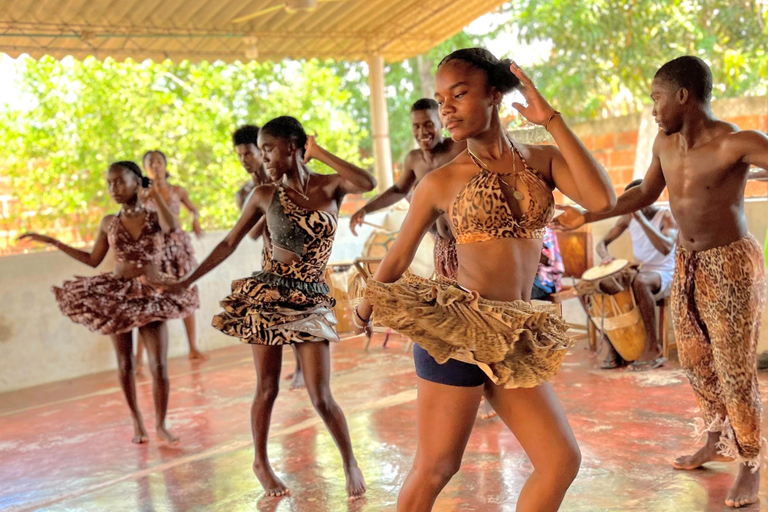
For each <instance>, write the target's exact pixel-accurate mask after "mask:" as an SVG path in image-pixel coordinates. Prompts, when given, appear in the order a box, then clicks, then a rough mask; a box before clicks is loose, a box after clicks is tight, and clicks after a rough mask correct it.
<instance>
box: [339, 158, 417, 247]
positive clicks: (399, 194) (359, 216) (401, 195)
mask: <svg viewBox="0 0 768 512" xmlns="http://www.w3.org/2000/svg"><path fill="white" fill-rule="evenodd" d="M410 160H412V158H411V155H410V154H409V155H408V156H407V157H406V159H405V170H404V171H403V173H402V174H401V175H400V177H399V178H398V180H397V183H395V184H394V185H392V186H391V187H389V188H388V189H387V190H385V191H384V192H382V193H381V194H379V195H378V196H376V197H374V198H373V199H372V200H371V201H369V202H368V204H366V205H365V206H363V207H362V208H360V209H359V210H357V211H356V212H355V213H354V214H353V215H352V218H351V219H350V220H349V227H350V229H351V230H352V234H353V235H355V236H357V227H358V226H359V225H360V224H362V223H363V219H365V215H366V214H368V213H373V212H375V211H378V210H381V209H382V208H387V207H388V206H392V205H393V204H395V203H397V202H398V201H400V200H402V199H405V198H406V197H407V196H408V192H410V191H411V189H412V188H413V185H414V183H416V173H415V172H413V166H412V165H409V164H410Z"/></svg>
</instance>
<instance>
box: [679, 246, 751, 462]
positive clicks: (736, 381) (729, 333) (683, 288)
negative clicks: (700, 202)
mask: <svg viewBox="0 0 768 512" xmlns="http://www.w3.org/2000/svg"><path fill="white" fill-rule="evenodd" d="M764 272H765V264H764V260H763V254H762V250H761V248H760V246H759V245H758V244H757V241H756V240H755V239H754V237H753V236H752V235H747V236H745V237H744V238H742V239H740V240H737V241H735V242H733V243H731V244H728V245H725V246H722V247H715V248H713V249H709V250H706V251H698V252H694V251H689V250H686V249H684V248H683V247H681V246H679V245H678V247H677V251H676V254H675V277H674V280H673V283H672V316H673V320H674V328H675V338H676V340H677V346H678V354H679V357H680V363H681V365H682V366H683V368H684V369H685V372H686V374H687V376H688V379H689V380H690V382H691V386H693V391H694V393H695V394H696V399H697V401H698V404H699V407H700V409H701V412H702V415H703V419H701V418H698V419H697V420H696V421H695V423H694V426H695V432H694V434H693V435H694V437H697V436H703V434H705V433H707V432H719V433H720V442H719V443H718V445H717V447H718V450H719V452H720V453H721V454H723V455H725V456H728V457H733V458H735V459H736V460H738V461H739V462H747V463H749V464H750V465H751V466H752V468H753V470H757V469H758V468H759V466H760V464H761V444H762V443H763V442H764V441H763V440H762V438H761V436H760V420H761V415H762V410H763V405H762V401H761V399H760V390H759V388H758V381H757V341H758V337H759V336H758V335H759V329H760V320H761V316H762V312H763V305H764V302H765V282H764Z"/></svg>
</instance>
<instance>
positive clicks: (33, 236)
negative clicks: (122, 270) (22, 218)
mask: <svg viewBox="0 0 768 512" xmlns="http://www.w3.org/2000/svg"><path fill="white" fill-rule="evenodd" d="M114 217H115V216H114V215H107V216H106V217H104V218H103V219H102V221H101V226H99V234H98V236H97V237H96V243H95V244H93V248H92V249H91V250H90V252H88V251H83V250H82V249H76V248H74V247H71V246H69V245H67V244H65V243H63V242H60V241H58V240H56V239H55V238H53V237H50V236H46V235H41V234H39V233H24V234H23V235H21V236H20V237H19V240H34V241H35V242H41V243H44V244H49V245H52V246H54V247H56V248H57V249H59V250H60V251H61V252H63V253H64V254H66V255H67V256H69V257H70V258H74V259H76V260H77V261H79V262H80V263H85V264H86V265H88V266H89V267H93V268H96V267H98V266H99V265H100V264H101V262H102V261H104V257H105V256H106V255H107V251H108V250H109V239H108V238H107V227H108V226H109V224H110V222H112V219H113V218H114Z"/></svg>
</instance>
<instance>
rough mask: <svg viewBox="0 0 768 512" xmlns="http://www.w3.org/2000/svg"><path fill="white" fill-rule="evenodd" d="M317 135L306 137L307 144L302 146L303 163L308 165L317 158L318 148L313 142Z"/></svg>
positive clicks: (315, 142)
mask: <svg viewBox="0 0 768 512" xmlns="http://www.w3.org/2000/svg"><path fill="white" fill-rule="evenodd" d="M315 137H317V135H308V136H307V143H306V144H304V163H305V164H308V163H309V161H310V160H312V159H313V158H317V156H318V151H319V149H320V146H318V145H317V141H316V140H315Z"/></svg>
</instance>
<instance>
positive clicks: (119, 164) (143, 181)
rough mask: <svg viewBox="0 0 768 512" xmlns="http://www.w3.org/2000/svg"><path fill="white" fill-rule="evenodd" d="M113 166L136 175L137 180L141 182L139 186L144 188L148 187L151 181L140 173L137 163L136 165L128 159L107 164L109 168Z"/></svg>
mask: <svg viewBox="0 0 768 512" xmlns="http://www.w3.org/2000/svg"><path fill="white" fill-rule="evenodd" d="M113 167H122V168H123V169H126V170H129V171H131V172H132V173H133V174H135V175H136V177H137V178H139V182H140V183H141V186H142V187H144V188H148V187H149V185H150V184H151V183H152V180H150V179H149V178H148V177H147V176H144V175H143V174H142V173H141V168H140V167H139V166H138V165H136V163H135V162H131V161H130V160H121V161H119V162H115V163H113V164H110V165H109V168H110V169H111V168H113Z"/></svg>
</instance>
